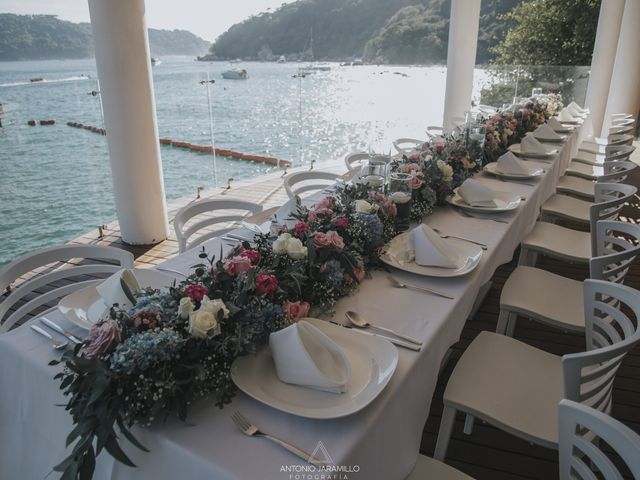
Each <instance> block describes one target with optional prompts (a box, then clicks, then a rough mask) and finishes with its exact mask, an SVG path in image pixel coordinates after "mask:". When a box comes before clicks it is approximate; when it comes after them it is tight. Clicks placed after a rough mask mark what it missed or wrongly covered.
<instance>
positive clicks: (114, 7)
mask: <svg viewBox="0 0 640 480" xmlns="http://www.w3.org/2000/svg"><path fill="white" fill-rule="evenodd" d="M89 13H90V16H91V26H92V30H93V41H94V43H95V54H96V65H97V68H98V77H99V79H100V90H101V96H102V105H103V108H104V123H105V127H106V129H107V144H108V146H109V157H110V159H111V175H112V181H113V192H114V195H115V202H116V209H117V212H118V221H119V223H120V231H121V235H122V240H123V241H125V242H127V243H130V244H151V243H157V242H160V241H162V240H164V239H165V238H167V235H168V231H169V230H168V224H167V206H166V203H165V196H164V181H163V178H162V163H161V160H160V146H159V139H158V126H157V124H156V105H155V99H154V96H153V80H152V77H151V55H150V53H149V39H148V37H147V22H146V20H145V5H144V0H89Z"/></svg>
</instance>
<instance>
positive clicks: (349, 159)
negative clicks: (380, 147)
mask: <svg viewBox="0 0 640 480" xmlns="http://www.w3.org/2000/svg"><path fill="white" fill-rule="evenodd" d="M368 159H369V154H368V153H367V152H353V153H350V154H349V155H347V156H346V157H344V163H345V165H346V166H347V170H349V171H350V172H351V171H353V170H358V168H359V167H361V166H362V161H363V160H368Z"/></svg>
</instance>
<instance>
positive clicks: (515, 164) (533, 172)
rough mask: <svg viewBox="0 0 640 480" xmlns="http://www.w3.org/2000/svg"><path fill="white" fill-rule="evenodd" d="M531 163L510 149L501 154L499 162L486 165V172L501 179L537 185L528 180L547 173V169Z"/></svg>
mask: <svg viewBox="0 0 640 480" xmlns="http://www.w3.org/2000/svg"><path fill="white" fill-rule="evenodd" d="M530 165H531V164H530V163H527V162H524V161H522V160H521V159H520V158H518V157H517V156H516V155H515V154H514V153H513V152H511V151H508V152H506V153H504V154H503V155H501V156H500V157H499V158H498V161H497V162H492V163H488V164H487V165H485V167H484V172H485V173H487V174H489V175H491V176H494V177H496V178H498V179H499V180H503V181H516V182H519V183H523V184H525V185H535V183H527V182H526V181H527V180H535V179H538V178H540V177H541V176H542V175H543V174H544V173H545V170H544V169H543V168H539V167H532V166H530Z"/></svg>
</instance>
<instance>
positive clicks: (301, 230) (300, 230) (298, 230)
mask: <svg viewBox="0 0 640 480" xmlns="http://www.w3.org/2000/svg"><path fill="white" fill-rule="evenodd" d="M293 230H294V231H295V234H296V237H298V238H302V237H303V236H304V234H305V232H306V231H307V230H309V224H308V223H306V222H298V223H296V224H295V225H294V227H293Z"/></svg>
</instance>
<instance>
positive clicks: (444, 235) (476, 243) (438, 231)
mask: <svg viewBox="0 0 640 480" xmlns="http://www.w3.org/2000/svg"><path fill="white" fill-rule="evenodd" d="M431 230H433V231H434V232H436V233H437V234H438V235H439V236H440V238H457V239H458V240H462V241H464V242H469V243H473V244H474V245H478V246H479V247H482V250H486V249H487V244H486V243H482V242H476V241H475V240H471V239H470V238H465V237H458V236H456V235H448V234H446V233H444V232H442V231H441V230H438V229H437V228H434V227H431Z"/></svg>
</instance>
